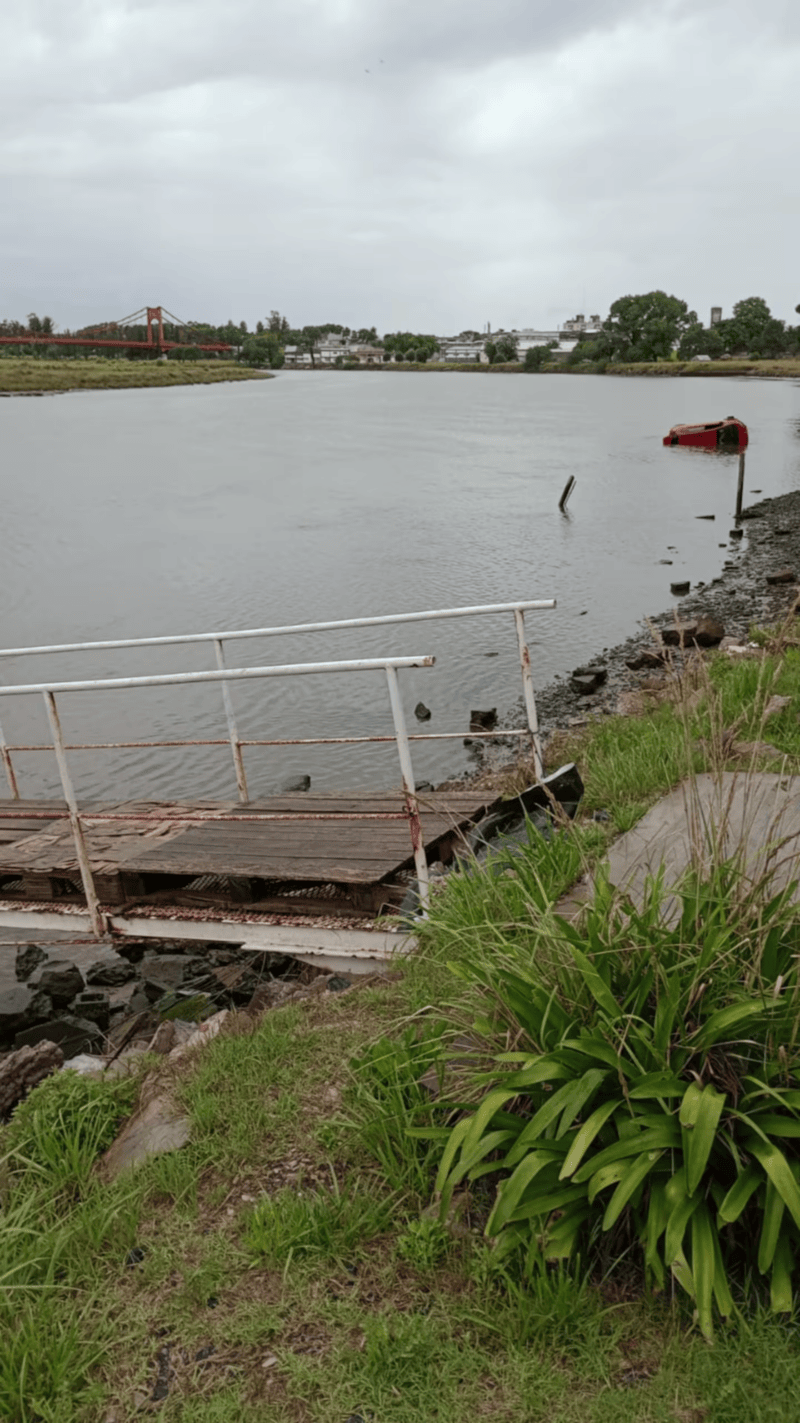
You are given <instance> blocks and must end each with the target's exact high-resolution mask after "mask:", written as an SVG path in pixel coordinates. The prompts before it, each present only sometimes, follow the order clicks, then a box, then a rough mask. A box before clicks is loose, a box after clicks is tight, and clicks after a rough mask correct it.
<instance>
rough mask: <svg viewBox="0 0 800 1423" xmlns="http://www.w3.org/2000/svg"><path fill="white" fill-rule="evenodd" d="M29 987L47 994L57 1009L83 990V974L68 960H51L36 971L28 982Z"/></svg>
mask: <svg viewBox="0 0 800 1423" xmlns="http://www.w3.org/2000/svg"><path fill="white" fill-rule="evenodd" d="M30 983H31V987H34V986H35V987H36V988H39V989H41V991H42V993H48V994H49V995H50V997H51V998H52V1000H53V1002H54V1003H55V1005H56V1006H57V1007H60V1006H61V1005H62V1004H65V1003H70V1002H71V1001H72V999H73V998H74V997H75V995H76V993H80V992H81V991H82V989H83V974H82V973H81V971H80V969H79V968H78V967H77V965H76V964H74V963H70V962H69V960H68V959H51V961H50V962H49V963H47V964H45V965H44V967H43V968H40V969H37V971H36V973H35V974H34V975H33V977H32V978H31V980H30Z"/></svg>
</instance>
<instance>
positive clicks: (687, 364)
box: [309, 359, 800, 380]
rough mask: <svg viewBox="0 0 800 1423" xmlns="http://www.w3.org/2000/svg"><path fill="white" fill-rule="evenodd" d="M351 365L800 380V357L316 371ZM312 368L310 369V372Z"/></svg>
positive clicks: (430, 366) (433, 367)
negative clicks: (528, 368) (537, 368)
mask: <svg viewBox="0 0 800 1423" xmlns="http://www.w3.org/2000/svg"><path fill="white" fill-rule="evenodd" d="M348 369H357V370H371V371H386V372H391V371H425V372H426V373H429V374H431V375H434V374H436V372H437V371H438V372H441V371H462V372H464V373H465V374H467V375H476V374H482V375H523V374H525V375H539V374H541V375H608V376H663V377H669V376H687V377H689V376H749V377H751V378H752V379H754V380H792V379H794V380H800V359H798V360H796V361H794V360H791V361H790V360H778V361H749V360H744V359H742V360H738V359H737V360H730V361H642V362H640V363H638V364H632V365H622V364H620V365H614V364H612V363H610V362H609V363H607V362H605V361H600V362H594V361H584V362H582V363H581V364H580V365H575V366H573V365H569V364H568V362H567V361H562V360H559V361H553V362H551V363H550V364H549V365H544V366H542V367H541V369H540V371H525V368H524V366H523V364H522V362H521V361H507V362H505V363H496V364H495V365H493V366H490V365H486V364H484V363H483V362H480V361H430V362H420V363H417V362H414V361H401V362H399V363H398V362H394V361H389V362H387V363H386V364H385V365H383V364H381V365H375V366H358V367H350V368H348V367H346V366H341V367H338V366H319V367H317V370H316V371H315V372H314V374H317V373H321V372H322V371H331V372H334V373H336V374H337V375H338V374H345V373H346V372H347V371H348ZM310 373H311V372H309V374H310Z"/></svg>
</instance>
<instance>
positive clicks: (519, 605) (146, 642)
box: [0, 598, 556, 803]
mask: <svg viewBox="0 0 800 1423" xmlns="http://www.w3.org/2000/svg"><path fill="white" fill-rule="evenodd" d="M555 606H556V601H555V599H554V598H544V599H543V598H539V599H528V600H520V601H518V602H514V603H486V604H480V605H478V606H475V607H466V608H438V609H430V610H425V611H423V612H417V613H383V614H380V615H378V616H376V617H369V618H340V619H336V620H333V621H328V622H318V623H297V624H294V625H291V626H283V627H266V628H245V629H241V628H229V629H227V630H226V631H224V632H201V633H171V634H167V635H166V636H159V637H136V638H111V639H104V640H102V641H95V642H65V643H54V644H50V645H44V646H40V647H7V648H0V658H10V657H34V656H43V655H47V654H50V653H60V652H61V653H65V652H107V651H114V650H119V649H126V648H144V647H166V646H178V645H188V644H192V643H210V644H212V645H213V647H214V653H215V659H216V663H217V669H218V671H217V673H216V674H215V675H214V676H213V677H210V676H208V675H207V674H204V673H187V674H179V675H177V676H170V675H165V676H164V677H163V678H161V679H160V680H161V684H162V685H164V684H166V683H169V681H170V680H173V681H181V680H187V681H188V680H190V679H191V678H194V679H195V680H205V681H218V682H221V684H222V697H223V703H224V707H225V718H226V722H227V728H228V736H227V740H226V741H220V740H209V739H205V740H192V741H189V740H181V741H117V742H94V743H89V742H85V743H75V744H73V745H71V746H68V747H66V748H65V749H66V750H70V751H101V750H122V749H128V748H135V747H140V748H153V749H155V748H157V747H167V746H224V745H226V744H228V745H230V748H231V753H232V756H233V764H234V770H235V773H236V785H237V788H238V792H239V799H240V800H241V801H243V802H245V803H246V802H247V800H248V799H249V794H248V789H247V776H246V773H245V767H244V758H243V756H242V747H244V746H341V745H355V744H360V743H364V742H381V741H384V742H386V741H393V740H394V739H395V738H394V737H390V736H372V737H367V736H335V737H333V736H327V737H324V736H323V737H302V738H300V737H296V738H282V739H279V738H275V739H269V738H244V737H240V735H239V732H238V728H237V724H236V715H235V712H234V707H233V700H232V697H231V694H230V690H229V687H228V683H229V682H230V681H233V680H235V679H236V678H237V677H240V676H242V675H244V673H245V672H246V670H247V669H238V670H237V671H235V672H234V671H232V670H231V669H229V668H227V667H226V665H225V654H224V643H226V642H242V641H246V640H248V639H251V638H257V637H281V636H290V635H294V634H302V633H313V632H340V631H346V630H352V629H356V628H371V627H387V626H390V625H393V624H398V623H420V622H435V621H439V620H443V619H446V618H467V617H484V616H488V615H492V614H500V613H512V614H513V617H514V627H515V632H516V641H517V649H518V655H519V661H520V670H521V674H522V691H523V698H524V703H525V714H526V721H527V726H526V727H525V728H522V729H521V730H518V729H516V728H515V729H513V730H503V731H481V732H475V733H471V734H472V735H474V737H475V738H476V739H482V740H491V739H492V738H495V737H509V736H519V737H526V736H527V737H529V738H530V742H531V746H532V750H533V763H534V771H535V774H536V776H537V778H538V779H541V776H542V774H543V764H542V747H541V739H540V736H539V723H538V719H537V714H536V700H535V697H534V691H533V678H532V675H531V661H530V654H529V651H528V647H527V645H526V642H525V613H526V612H542V611H550V610H552V609H553V608H555ZM309 665H311V664H309ZM316 665H317V666H319V664H316ZM340 665H341V666H342V667H343V666H344V664H340ZM348 665H351V664H348ZM380 665H381V666H384V665H385V664H384V663H383V662H381V663H380ZM158 680H159V679H157V678H152V679H149V680H148V679H136V678H133V679H124V680H122V681H121V680H120V679H115V684H116V685H120V686H121V685H125V686H149V685H154V684H155V683H156V682H158ZM68 685H69V686H71V687H73V688H74V689H76V690H77V685H76V684H74V683H72V684H67V683H65V684H64V688H65V689H66V687H67V686H68ZM100 685H101V683H100V682H98V681H91V682H86V683H84V684H82V690H94V689H96V688H99V687H100ZM108 685H111V683H110V682H109V683H108ZM19 690H20V688H18V687H11V688H2V687H0V692H14V691H19ZM35 690H40V691H41V690H43V686H42V684H36V687H35ZM463 735H464V733H463V731H452V732H448V731H444V732H442V731H439V732H416V733H414V734H413V735H411V736H407V737H406V740H407V741H448V740H460V739H462V738H463ZM36 751H52V748H51V747H49V746H38V745H8V744H7V743H6V740H5V737H4V735H3V730H2V724H1V723H0V758H2V761H3V764H4V767H5V772H6V779H7V781H8V785H9V789H10V791H11V795H12V796H13V797H14V798H15V799H18V798H19V789H18V785H17V777H16V772H15V769H14V764H13V760H12V752H25V753H27V752H36Z"/></svg>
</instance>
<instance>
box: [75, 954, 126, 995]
mask: <svg viewBox="0 0 800 1423" xmlns="http://www.w3.org/2000/svg"><path fill="white" fill-rule="evenodd" d="M135 977H136V969H135V968H134V967H133V964H132V963H131V962H130V961H129V960H128V959H127V958H120V957H115V958H113V959H98V960H97V962H96V963H93V964H91V965H90V966H89V968H88V969H87V970H86V982H87V984H94V983H99V984H103V985H104V986H106V987H108V988H116V987H118V986H119V985H120V984H122V983H129V982H130V980H131V979H132V978H135Z"/></svg>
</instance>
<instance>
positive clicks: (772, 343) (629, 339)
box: [568, 291, 800, 362]
mask: <svg viewBox="0 0 800 1423" xmlns="http://www.w3.org/2000/svg"><path fill="white" fill-rule="evenodd" d="M795 309H796V310H797V311H800V307H797V308H795ZM673 351H675V352H676V354H677V356H678V358H679V359H680V360H691V359H692V357H693V356H709V357H711V358H712V359H713V358H714V357H717V358H719V357H721V356H745V357H748V358H750V359H752V360H773V359H777V358H778V357H780V356H800V326H789V325H787V324H786V322H785V321H780V320H779V319H778V318H777V317H774V316H773V315H772V313H771V311H770V309H769V307H768V305H767V303H766V302H765V301H764V299H763V297H760V296H750V297H745V298H744V299H743V300H742V301H737V302H736V304H735V306H734V308H733V314H732V315H731V316H730V317H729V318H728V319H727V320H725V321H720V322H718V323H717V324H716V325H714V326H704V325H703V323H702V322H701V321H698V319H697V312H695V311H690V310H689V308H688V306H687V304H686V302H685V301H681V300H680V298H679V297H676V296H668V295H667V293H666V292H663V291H654V292H645V293H644V294H642V295H639V296H622V297H619V298H618V299H617V301H615V302H613V303H612V306H611V309H610V311H609V314H608V317H607V318H606V320H605V321H604V322H603V328H602V331H600V332H599V334H597V335H595V336H591V337H584V339H583V340H582V341H580V342H579V343H578V345H577V346H576V347H575V349H574V351H573V352H572V353H571V355H570V357H568V359H570V360H572V361H573V362H576V361H581V360H586V359H588V360H593V361H611V362H622V361H624V362H637V361H659V360H669V359H670V358H671V357H672V353H673Z"/></svg>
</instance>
